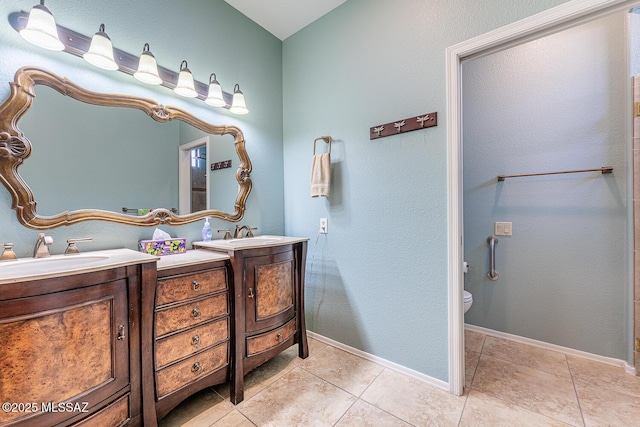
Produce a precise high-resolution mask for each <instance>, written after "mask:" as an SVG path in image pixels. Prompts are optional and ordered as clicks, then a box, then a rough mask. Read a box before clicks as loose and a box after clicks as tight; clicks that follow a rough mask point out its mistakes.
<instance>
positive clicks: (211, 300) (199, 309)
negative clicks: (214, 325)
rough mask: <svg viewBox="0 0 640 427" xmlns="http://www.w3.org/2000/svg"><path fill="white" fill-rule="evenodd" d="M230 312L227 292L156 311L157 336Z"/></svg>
mask: <svg viewBox="0 0 640 427" xmlns="http://www.w3.org/2000/svg"><path fill="white" fill-rule="evenodd" d="M226 314H229V309H228V306H227V293H226V292H223V293H221V294H218V295H214V296H211V297H206V298H201V299H198V300H194V301H189V302H187V303H184V304H181V305H178V306H172V307H171V308H166V309H161V310H157V311H156V324H155V328H156V329H155V336H156V338H158V337H161V336H162V335H165V334H168V333H170V332H174V331H178V330H180V329H185V328H189V327H191V326H195V325H198V324H200V323H204V322H206V321H207V320H211V319H215V318H216V317H220V316H224V315H226Z"/></svg>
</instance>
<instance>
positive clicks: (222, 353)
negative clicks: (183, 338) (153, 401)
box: [156, 342, 229, 399]
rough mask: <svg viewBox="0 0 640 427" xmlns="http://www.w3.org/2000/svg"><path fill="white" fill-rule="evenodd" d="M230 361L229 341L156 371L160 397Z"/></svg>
mask: <svg viewBox="0 0 640 427" xmlns="http://www.w3.org/2000/svg"><path fill="white" fill-rule="evenodd" d="M228 363H229V343H227V342H225V343H222V344H220V345H218V346H216V347H213V348H212V349H209V350H205V351H203V352H201V353H198V354H195V355H193V356H191V357H190V358H188V359H186V360H183V361H182V362H178V363H176V364H175V365H171V366H168V367H166V368H163V369H160V370H159V371H157V372H156V393H157V396H158V399H160V398H162V397H164V396H166V395H168V394H170V393H172V392H174V391H176V390H178V389H179V388H181V387H184V386H186V385H189V384H191V383H193V382H194V381H197V380H198V379H200V378H201V377H205V376H207V375H209V374H211V373H213V372H215V371H216V370H217V369H219V368H222V367H224V366H226V365H227V364H228Z"/></svg>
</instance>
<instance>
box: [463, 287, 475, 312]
mask: <svg viewBox="0 0 640 427" xmlns="http://www.w3.org/2000/svg"><path fill="white" fill-rule="evenodd" d="M462 298H463V301H464V312H465V313H466V312H467V311H468V310H469V309H470V308H471V304H473V295H471V292H467V291H465V290H464V289H463V290H462Z"/></svg>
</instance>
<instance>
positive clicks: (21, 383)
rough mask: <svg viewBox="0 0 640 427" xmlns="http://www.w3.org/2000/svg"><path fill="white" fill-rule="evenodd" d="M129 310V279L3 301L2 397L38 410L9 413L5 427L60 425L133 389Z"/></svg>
mask: <svg viewBox="0 0 640 427" xmlns="http://www.w3.org/2000/svg"><path fill="white" fill-rule="evenodd" d="M127 306H128V301H127V283H126V281H125V280H119V281H114V282H109V283H104V284H100V285H94V286H89V287H85V288H81V289H75V290H71V291H65V292H58V293H53V294H45V295H39V296H34V297H28V298H21V299H17V300H7V301H1V302H0V343H1V345H0V396H2V397H3V399H4V401H7V402H14V403H17V404H20V403H22V404H29V405H30V406H31V408H30V409H31V410H30V411H29V412H27V411H25V410H24V409H25V408H26V407H20V406H16V408H15V409H16V410H15V411H13V410H10V411H8V412H5V411H2V412H0V425H4V423H8V422H15V421H18V420H24V421H25V423H26V424H29V425H53V424H56V423H58V422H61V421H63V420H65V419H68V418H71V417H73V416H77V415H78V413H79V412H85V411H91V410H92V409H93V407H94V405H96V404H97V403H99V402H101V401H102V400H104V399H106V398H108V397H110V396H111V395H113V394H114V393H116V392H118V391H119V390H122V389H123V388H124V387H126V386H127V385H128V384H129V338H128V337H129V328H128V308H127ZM69 402H70V403H73V406H62V407H60V406H59V405H58V404H61V403H69ZM76 404H77V405H78V406H77V405H76ZM69 408H71V409H72V410H69ZM33 409H37V410H35V411H34V410H33Z"/></svg>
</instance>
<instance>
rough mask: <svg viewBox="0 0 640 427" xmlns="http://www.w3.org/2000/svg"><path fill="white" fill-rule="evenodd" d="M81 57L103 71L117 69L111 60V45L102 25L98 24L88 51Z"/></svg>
mask: <svg viewBox="0 0 640 427" xmlns="http://www.w3.org/2000/svg"><path fill="white" fill-rule="evenodd" d="M82 57H83V58H84V59H85V61H87V62H88V63H89V64H91V65H95V66H96V67H99V68H102V69H105V70H117V69H118V64H116V61H115V60H114V59H113V44H111V39H110V38H109V36H108V35H107V33H105V32H104V24H100V29H99V30H98V32H97V33H95V35H94V36H93V38H92V39H91V44H90V45H89V50H88V51H87V52H86V53H85V54H84V55H82Z"/></svg>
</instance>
